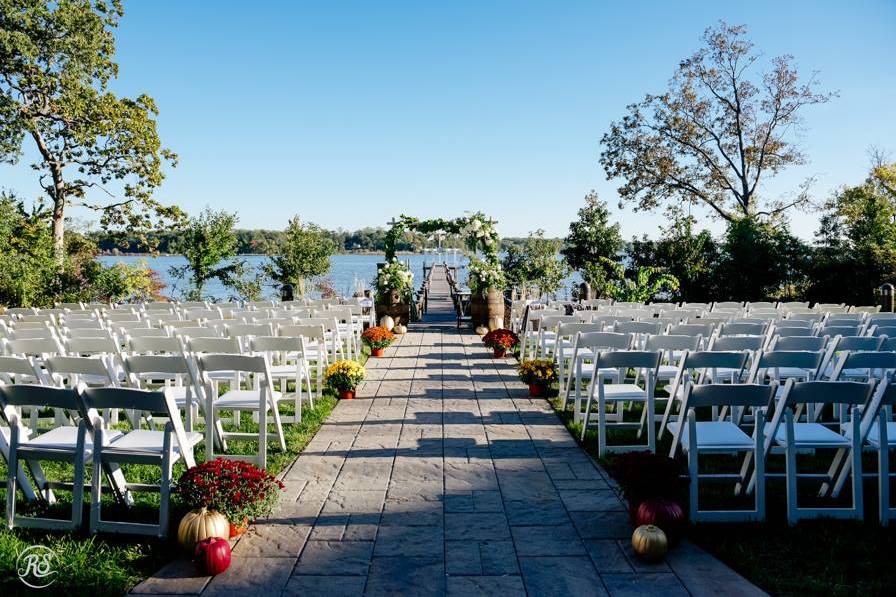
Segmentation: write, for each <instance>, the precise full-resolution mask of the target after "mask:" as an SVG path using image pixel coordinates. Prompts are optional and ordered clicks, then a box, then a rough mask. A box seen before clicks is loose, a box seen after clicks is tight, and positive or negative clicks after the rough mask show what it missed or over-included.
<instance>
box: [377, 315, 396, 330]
mask: <svg viewBox="0 0 896 597" xmlns="http://www.w3.org/2000/svg"><path fill="white" fill-rule="evenodd" d="M380 327H384V328H386V329H387V330H389V331H390V332H391V331H392V329H393V328H394V327H395V320H394V319H392V317H390V316H389V315H383V316H382V317H381V318H380Z"/></svg>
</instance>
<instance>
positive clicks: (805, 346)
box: [769, 336, 830, 351]
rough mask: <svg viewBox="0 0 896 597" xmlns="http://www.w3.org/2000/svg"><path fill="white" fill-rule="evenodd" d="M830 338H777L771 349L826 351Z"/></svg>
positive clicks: (773, 339) (774, 339)
mask: <svg viewBox="0 0 896 597" xmlns="http://www.w3.org/2000/svg"><path fill="white" fill-rule="evenodd" d="M829 340H830V338H828V337H827V336H785V337H783V338H782V337H781V336H775V337H774V338H772V341H771V343H770V344H769V348H770V349H771V350H812V351H819V350H824V349H825V348H826V347H827V345H828V341H829Z"/></svg>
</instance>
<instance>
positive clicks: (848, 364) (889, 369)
mask: <svg viewBox="0 0 896 597" xmlns="http://www.w3.org/2000/svg"><path fill="white" fill-rule="evenodd" d="M856 369H860V370H867V371H868V377H869V378H884V377H887V378H889V377H890V376H892V374H893V373H894V372H896V352H878V351H872V352H847V353H844V354H842V355H841V356H840V358H839V359H838V360H837V363H836V364H835V365H834V371H833V373H831V380H838V379H840V376H841V375H843V373H844V372H845V371H855V370H856Z"/></svg>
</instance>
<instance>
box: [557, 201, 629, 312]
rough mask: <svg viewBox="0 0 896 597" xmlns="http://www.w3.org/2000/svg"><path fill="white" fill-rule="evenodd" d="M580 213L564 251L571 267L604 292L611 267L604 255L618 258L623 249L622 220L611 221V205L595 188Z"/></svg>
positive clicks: (571, 225) (597, 291)
mask: <svg viewBox="0 0 896 597" xmlns="http://www.w3.org/2000/svg"><path fill="white" fill-rule="evenodd" d="M578 216H579V217H578V220H575V221H573V222H570V224H569V236H567V237H566V244H565V247H564V248H563V249H562V250H561V251H560V252H561V253H562V254H563V257H564V258H565V259H566V263H567V264H569V267H571V268H572V269H574V270H576V271H578V272H579V273H580V274H581V275H582V278H584V279H585V281H586V282H588V283H589V284H590V285H591V287H592V288H593V289H594V291H595V292H596V293H597V294H598V295H600V294H603V290H604V287H605V285H606V281H607V269H606V267H605V266H604V264H603V262H602V260H601V258H607V259H610V260H611V261H615V260H616V258H617V255H618V253H619V250H620V249H621V248H622V235H621V234H620V232H619V223H616V224H610V211H609V210H608V209H607V204H606V203H605V202H603V201H601V200H600V199H599V198H598V196H597V191H594V190H592V191H591V192H590V193H588V194H587V195H586V196H585V207H583V208H581V209H579V212H578Z"/></svg>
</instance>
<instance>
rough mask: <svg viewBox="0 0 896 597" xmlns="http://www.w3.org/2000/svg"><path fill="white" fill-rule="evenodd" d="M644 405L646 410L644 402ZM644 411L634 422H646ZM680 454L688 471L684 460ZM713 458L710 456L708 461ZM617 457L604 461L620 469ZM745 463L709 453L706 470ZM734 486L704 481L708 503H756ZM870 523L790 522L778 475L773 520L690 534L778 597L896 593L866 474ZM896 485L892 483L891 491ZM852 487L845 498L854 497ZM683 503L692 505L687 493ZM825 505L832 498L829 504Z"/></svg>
mask: <svg viewBox="0 0 896 597" xmlns="http://www.w3.org/2000/svg"><path fill="white" fill-rule="evenodd" d="M554 407H555V408H557V412H558V414H559V415H560V418H561V419H562V420H563V422H564V424H565V425H566V426H567V428H568V429H569V430H570V432H571V433H572V435H573V436H574V437H575V438H576V440H577V441H579V438H580V435H581V431H582V428H581V425H580V424H577V423H575V422H573V420H572V410H566V411H562V410H559V402H558V401H554ZM636 408H639V407H636ZM637 412H638V411H633V412H632V414H631V415H627V416H626V420H635V421H637V420H638V415H637V414H636V413H637ZM593 429H594V428H592V427H590V426H589V430H588V433H587V434H586V436H585V441H584V443H583V446H584V448H585V450H586V451H588V452H589V453H590V454H592V455H593V456H594V457H595V458H596V457H597V432H596V430H593ZM608 438H609V440H610V443H636V441H643V440H636V439H635V438H634V431H631V432H630V431H627V430H611V432H610V433H608ZM580 443H581V442H580ZM670 443H671V440H670V438H669V435H668V434H666V436H665V437H664V438H663V440H661V441H660V442H659V443H658V449H657V452H658V453H660V454H668V452H669V448H670ZM830 456H831V455H830V452H820V453H819V454H818V455H817V456H816V457H814V458H813V457H809V456H801V457H800V460H799V465H798V466H799V467H800V470H806V469H805V468H804V467H808V468H809V470H813V471H822V470H824V469H826V466H827V464H829V463H830ZM678 458H679V459H680V460H681V462H682V466H683V470H684V471H686V470H687V468H686V464H685V461H684V458H683V457H682V456H681V455H680V453H679V456H678ZM704 459H706V460H704ZM613 460H614V457H613V456H608V457H607V458H605V459H602V460H601V464H602V465H604V467H605V468H606V469H607V470H612V465H613ZM738 464H739V462H738V461H736V460H734V459H733V458H732V457H730V456H710V457H706V456H701V472H705V471H707V470H724V471H725V472H735V471H737V465H738ZM863 466H864V470H865V472H871V471H876V470H877V459H876V455H872V454H867V455H866V457H865V462H864V465H863ZM767 468H768V470H769V472H783V470H784V468H783V457H781V456H773V457H772V458H771V459H770V461H769V464H768V467H767ZM817 487H818V486H817V485H816V484H814V483H813V482H807V483H806V485H805V486H802V485H801V487H800V504H801V505H805V504H807V503H811V502H812V501H814V500H813V498H814V496H813V495H811V493H812V491H813V490H817ZM732 488H733V486H732V485H719V486H711V485H710V486H708V485H707V484H701V488H700V490H701V493H700V506H701V508H703V509H705V508H707V507H718V506H721V505H725V506H729V507H737V506H742V505H744V504H748V505H749V504H752V503H753V502H752V496H750V497H748V498H746V499H744V498H735V496H734V495H733V494H732ZM863 490H864V498H865V500H864V505H865V519H866V521H865V522H853V521H838V520H831V519H822V520H812V521H802V522H800V523H799V524H797V525H796V526H795V527H789V526H788V525H787V520H786V494H785V485H784V479H783V478H781V479H770V480H769V481H768V484H767V491H766V496H767V502H766V511H767V520H766V522H764V523H745V524H730V523H726V524H709V523H701V524H699V525H691V526H690V527H689V530H688V537H689V538H690V539H691V540H692V541H693V542H694V543H696V544H698V545H700V546H701V547H703V548H704V549H705V550H706V551H708V552H710V553H712V554H713V555H715V556H716V557H718V558H719V559H720V560H722V561H723V562H725V563H726V564H727V565H729V566H730V567H731V568H733V569H734V570H736V571H738V572H739V573H740V574H742V575H743V576H744V577H746V578H747V579H749V580H750V581H751V582H753V583H754V584H756V585H757V586H759V587H761V588H762V589H764V590H765V591H767V592H769V593H771V594H773V595H837V596H840V595H843V596H845V595H893V594H896V565H894V555H896V529H894V528H893V527H892V526H891V527H889V528H881V527H880V525H879V523H878V518H877V517H878V514H877V512H878V509H877V491H878V490H877V479H876V477H875V478H873V479H866V481H865V483H864V485H863ZM892 491H893V489H892V488H891V495H893V493H892ZM850 495H851V493H850V491H849V488H848V486H847V488H845V489H844V491H843V493H842V494H841V500H842V501H845V500H848V499H849V496H850ZM682 497H683V499H682V502H683V503H682V507H683V508H684V510H685V512H687V510H688V503H687V499H688V497H687V495H684V496H682ZM824 503H828V504H829V503H830V502H829V501H827V502H824Z"/></svg>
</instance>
